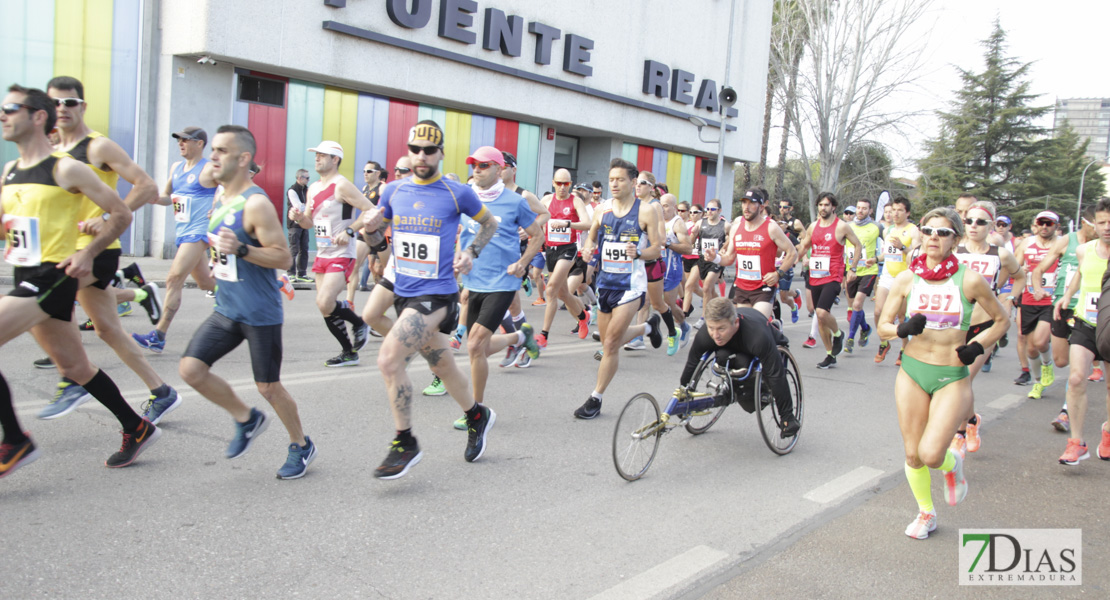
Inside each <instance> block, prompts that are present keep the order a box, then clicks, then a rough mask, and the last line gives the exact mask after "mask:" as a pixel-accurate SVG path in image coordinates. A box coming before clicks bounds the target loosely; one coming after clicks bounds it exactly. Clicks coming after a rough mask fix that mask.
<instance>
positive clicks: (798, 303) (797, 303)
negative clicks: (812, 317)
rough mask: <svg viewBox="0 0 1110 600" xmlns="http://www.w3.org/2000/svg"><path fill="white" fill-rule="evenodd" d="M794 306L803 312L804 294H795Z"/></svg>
mask: <svg viewBox="0 0 1110 600" xmlns="http://www.w3.org/2000/svg"><path fill="white" fill-rule="evenodd" d="M794 306H797V307H798V310H802V293H801V292H794Z"/></svg>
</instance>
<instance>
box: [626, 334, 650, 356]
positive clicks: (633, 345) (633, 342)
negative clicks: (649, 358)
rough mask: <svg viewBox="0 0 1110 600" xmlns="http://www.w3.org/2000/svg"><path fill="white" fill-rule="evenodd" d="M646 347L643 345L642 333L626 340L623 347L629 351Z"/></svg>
mask: <svg viewBox="0 0 1110 600" xmlns="http://www.w3.org/2000/svg"><path fill="white" fill-rule="evenodd" d="M646 347H647V346H645V345H644V336H642V335H641V336H638V337H634V338H632V339H630V340H628V343H627V344H625V345H624V349H625V350H628V351H630V352H631V351H633V350H643V349H644V348H646Z"/></svg>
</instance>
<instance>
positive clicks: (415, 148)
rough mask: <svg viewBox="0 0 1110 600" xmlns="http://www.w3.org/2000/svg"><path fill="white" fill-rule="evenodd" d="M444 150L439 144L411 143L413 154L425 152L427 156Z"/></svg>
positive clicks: (410, 150) (410, 149)
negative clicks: (421, 144)
mask: <svg viewBox="0 0 1110 600" xmlns="http://www.w3.org/2000/svg"><path fill="white" fill-rule="evenodd" d="M440 150H442V148H440V147H439V146H417V145H416V144H409V152H411V153H413V154H420V153H421V152H423V153H424V154H425V155H427V156H431V155H433V154H435V153H436V152H439V151H440Z"/></svg>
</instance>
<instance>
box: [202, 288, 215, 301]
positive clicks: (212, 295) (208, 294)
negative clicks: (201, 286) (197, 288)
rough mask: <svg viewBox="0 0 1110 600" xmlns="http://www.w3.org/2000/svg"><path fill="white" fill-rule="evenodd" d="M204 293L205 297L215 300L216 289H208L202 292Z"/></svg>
mask: <svg viewBox="0 0 1110 600" xmlns="http://www.w3.org/2000/svg"><path fill="white" fill-rule="evenodd" d="M204 295H205V297H207V298H211V299H212V300H215V299H216V290H208V291H207V292H204Z"/></svg>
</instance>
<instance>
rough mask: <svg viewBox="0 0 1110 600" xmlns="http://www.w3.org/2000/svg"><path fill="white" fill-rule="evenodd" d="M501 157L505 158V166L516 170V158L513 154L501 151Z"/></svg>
mask: <svg viewBox="0 0 1110 600" xmlns="http://www.w3.org/2000/svg"><path fill="white" fill-rule="evenodd" d="M501 156H503V157H505V166H506V167H513V168H514V169H515V168H516V157H515V156H513V155H512V153H511V152H505V151H504V150H502V151H501Z"/></svg>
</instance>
